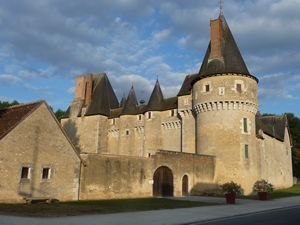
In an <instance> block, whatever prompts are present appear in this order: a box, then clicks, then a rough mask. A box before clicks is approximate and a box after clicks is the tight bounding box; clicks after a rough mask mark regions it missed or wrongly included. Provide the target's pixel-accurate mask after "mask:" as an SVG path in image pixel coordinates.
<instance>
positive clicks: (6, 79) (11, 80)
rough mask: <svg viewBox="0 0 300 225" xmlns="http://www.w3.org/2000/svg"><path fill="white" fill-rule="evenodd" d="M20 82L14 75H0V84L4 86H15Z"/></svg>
mask: <svg viewBox="0 0 300 225" xmlns="http://www.w3.org/2000/svg"><path fill="white" fill-rule="evenodd" d="M21 81H22V80H21V79H20V78H19V77H17V76H14V75H11V74H0V82H3V83H5V84H17V83H20V82H21Z"/></svg>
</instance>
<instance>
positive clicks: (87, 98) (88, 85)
mask: <svg viewBox="0 0 300 225" xmlns="http://www.w3.org/2000/svg"><path fill="white" fill-rule="evenodd" d="M85 79H86V81H85V95H84V104H85V105H86V106H88V105H89V104H90V103H91V102H92V85H93V75H92V74H89V75H87V76H86V77H85Z"/></svg>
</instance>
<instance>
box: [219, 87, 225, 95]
mask: <svg viewBox="0 0 300 225" xmlns="http://www.w3.org/2000/svg"><path fill="white" fill-rule="evenodd" d="M224 94H225V88H224V87H219V95H224Z"/></svg>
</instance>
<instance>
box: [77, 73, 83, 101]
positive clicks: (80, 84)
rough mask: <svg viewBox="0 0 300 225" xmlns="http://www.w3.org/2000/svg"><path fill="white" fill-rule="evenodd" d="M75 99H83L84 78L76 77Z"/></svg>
mask: <svg viewBox="0 0 300 225" xmlns="http://www.w3.org/2000/svg"><path fill="white" fill-rule="evenodd" d="M75 83H76V84H75V85H76V86H75V99H84V95H85V77H84V76H78V77H76V82H75Z"/></svg>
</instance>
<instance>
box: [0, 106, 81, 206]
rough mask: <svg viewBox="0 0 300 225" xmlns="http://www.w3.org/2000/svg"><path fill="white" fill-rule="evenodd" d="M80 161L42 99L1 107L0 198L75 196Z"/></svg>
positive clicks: (62, 197)
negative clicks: (5, 107)
mask: <svg viewBox="0 0 300 225" xmlns="http://www.w3.org/2000/svg"><path fill="white" fill-rule="evenodd" d="M80 164H81V160H80V157H79V155H78V154H77V153H76V151H75V148H74V146H73V144H72V143H71V142H70V140H69V139H68V137H67V136H66V134H65V132H64V131H63V130H62V129H61V126H60V124H59V122H58V121H57V119H56V118H55V116H54V114H53V113H52V111H51V109H50V108H49V106H48V105H47V103H46V102H45V101H39V102H34V103H30V104H22V105H17V106H13V107H10V108H7V109H1V110H0V173H1V178H2V179H1V181H0V202H22V201H24V199H36V198H38V199H58V200H77V199H78V195H79V193H78V190H79V177H80Z"/></svg>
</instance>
